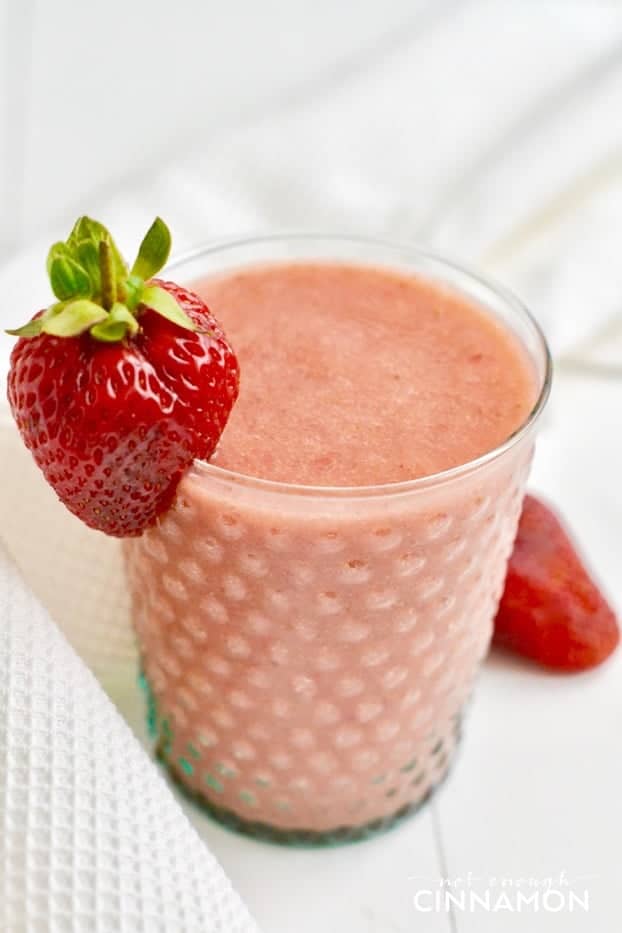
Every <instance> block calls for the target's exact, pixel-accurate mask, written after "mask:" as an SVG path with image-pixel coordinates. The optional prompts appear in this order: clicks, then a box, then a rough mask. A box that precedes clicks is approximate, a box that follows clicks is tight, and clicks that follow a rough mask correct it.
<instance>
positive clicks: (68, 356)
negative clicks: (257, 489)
mask: <svg viewBox="0 0 622 933" xmlns="http://www.w3.org/2000/svg"><path fill="white" fill-rule="evenodd" d="M170 244H171V238H170V233H169V231H168V228H167V227H166V225H165V224H164V222H163V221H162V220H160V219H159V218H157V219H156V220H155V221H154V223H153V225H152V226H151V228H150V229H149V231H148V232H147V234H146V236H145V238H144V240H143V242H142V244H141V246H140V249H139V252H138V257H137V259H136V261H135V263H134V265H133V266H132V268H131V270H129V269H128V267H127V266H126V264H125V262H124V261H123V259H122V258H121V256H120V254H119V252H118V250H117V248H116V246H115V244H114V242H113V240H112V237H111V236H110V234H109V232H108V231H107V230H106V228H105V227H103V226H102V225H101V224H100V223H98V222H97V221H94V220H91V219H90V218H88V217H81V218H80V219H79V220H78V221H77V223H76V225H75V226H74V228H73V230H72V232H71V234H70V236H69V239H68V240H67V241H66V243H57V244H55V245H54V246H53V247H52V248H51V250H50V252H49V255H48V273H49V277H50V281H51V285H52V289H53V291H54V294H55V295H56V298H57V299H58V301H57V302H56V303H55V304H53V305H51V306H50V307H49V308H48V309H47V310H45V311H43V312H40V313H39V314H38V315H36V316H35V317H34V318H33V319H32V320H31V321H30V322H29V323H28V324H26V325H25V326H24V327H22V328H20V329H19V330H15V331H10V332H9V333H12V334H15V335H16V336H18V337H19V338H20V339H19V340H18V342H17V344H16V346H15V347H14V349H13V353H12V355H11V370H10V374H9V383H8V397H9V404H10V406H11V409H12V411H13V415H14V417H15V420H16V422H17V426H18V428H19V431H20V434H21V436H22V438H23V440H24V442H25V444H26V446H27V447H28V448H29V450H31V451H32V454H33V456H34V458H35V460H36V462H37V464H38V466H39V467H40V468H41V470H42V471H43V473H44V475H45V478H46V479H47V481H48V482H49V483H50V485H51V486H53V487H54V489H55V491H56V493H57V495H58V496H59V498H60V499H61V500H62V502H64V504H65V505H66V506H67V508H68V509H70V510H71V511H72V512H73V513H74V514H75V515H77V516H78V517H79V518H81V519H82V521H84V522H86V524H87V525H90V526H91V528H97V529H99V530H100V531H104V532H106V534H109V535H117V536H127V535H139V534H140V533H141V532H142V531H143V530H144V529H145V528H146V527H147V526H148V525H150V524H151V523H152V522H154V521H155V519H156V518H157V517H158V515H159V514H160V513H161V512H163V511H164V510H165V509H166V508H167V507H168V505H169V504H170V502H171V500H172V498H173V496H174V494H175V489H176V487H177V483H178V482H179V479H180V478H181V475H182V474H183V472H184V471H185V470H186V469H187V467H188V466H189V465H190V463H191V462H192V461H193V460H194V459H195V458H200V459H207V458H209V457H210V456H211V454H212V453H213V452H214V449H215V447H216V444H217V443H218V440H219V438H220V435H221V433H222V430H223V428H224V427H225V424H226V423H227V419H228V417H229V413H230V411H231V407H232V405H233V403H234V402H235V400H236V398H237V394H238V386H239V370H238V363H237V360H236V357H235V355H234V353H233V350H232V349H231V347H230V345H229V343H228V341H227V338H226V337H225V335H224V333H223V331H222V330H221V328H220V327H219V325H218V323H217V322H216V320H215V319H214V317H213V316H212V314H211V313H210V311H209V309H208V308H207V306H206V305H205V304H204V302H203V301H202V300H201V299H200V298H199V297H198V296H197V295H195V294H193V293H192V292H190V291H188V290H187V289H185V288H181V287H179V286H178V285H174V284H173V283H171V282H163V281H158V280H155V279H153V276H154V275H155V274H156V273H157V272H158V271H159V270H160V269H161V268H162V266H163V265H164V263H165V262H166V260H167V258H168V254H169V251H170Z"/></svg>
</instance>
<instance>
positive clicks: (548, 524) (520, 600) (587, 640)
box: [494, 496, 620, 671]
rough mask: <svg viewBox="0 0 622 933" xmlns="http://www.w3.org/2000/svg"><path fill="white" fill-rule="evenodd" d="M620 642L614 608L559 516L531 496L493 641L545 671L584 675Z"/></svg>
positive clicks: (510, 564)
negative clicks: (578, 672) (550, 669)
mask: <svg viewBox="0 0 622 933" xmlns="http://www.w3.org/2000/svg"><path fill="white" fill-rule="evenodd" d="M619 640H620V633H619V630H618V624H617V621H616V617H615V615H614V613H613V610H612V609H611V607H610V606H609V605H608V603H607V601H606V599H605V597H604V596H603V594H602V593H601V592H600V590H599V589H598V586H597V585H596V583H595V582H594V581H593V580H592V578H591V577H590V575H589V573H588V570H587V569H586V567H585V565H584V564H583V563H582V561H581V558H580V557H579V555H578V554H577V550H576V548H575V545H574V544H573V542H572V540H571V539H570V537H569V536H568V534H567V532H566V530H565V529H564V527H563V526H562V525H561V523H560V521H559V519H558V518H557V516H556V515H555V514H554V513H553V512H552V511H551V510H550V509H549V508H548V507H547V506H546V505H545V504H544V503H543V502H540V501H539V500H538V499H536V498H535V497H534V496H526V497H525V503H524V505H523V513H522V515H521V519H520V523H519V526H518V534H517V537H516V542H515V544H514V551H513V553H512V556H511V558H510V563H509V566H508V574H507V578H506V582H505V591H504V593H503V596H502V598H501V603H500V606H499V611H498V613H497V618H496V620H495V631H494V642H495V643H496V644H498V645H502V646H503V647H505V648H509V649H510V650H512V651H516V652H518V654H522V655H525V656H526V657H528V658H531V659H532V660H533V661H536V662H537V663H539V664H542V665H544V666H545V667H549V668H555V669H557V670H562V671H582V670H587V669H588V668H591V667H595V666H596V665H598V664H600V663H601V662H602V661H604V660H605V659H606V658H608V657H609V655H610V654H611V653H612V652H613V651H614V649H615V648H616V646H617V644H618V642H619Z"/></svg>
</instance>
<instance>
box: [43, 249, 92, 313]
mask: <svg viewBox="0 0 622 933" xmlns="http://www.w3.org/2000/svg"><path fill="white" fill-rule="evenodd" d="M54 249H55V248H54V247H52V250H54ZM49 274H50V282H51V284H52V291H53V292H54V294H55V295H56V297H57V298H58V300H59V301H67V300H68V299H70V298H87V297H89V296H90V295H91V280H90V278H89V276H88V273H87V272H86V270H85V269H83V268H82V266H81V265H80V263H79V262H76V260H75V259H71V258H70V257H69V256H67V255H62V253H61V251H60V250H58V249H56V250H55V255H53V256H50V258H49Z"/></svg>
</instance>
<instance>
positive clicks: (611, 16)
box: [0, 0, 622, 933]
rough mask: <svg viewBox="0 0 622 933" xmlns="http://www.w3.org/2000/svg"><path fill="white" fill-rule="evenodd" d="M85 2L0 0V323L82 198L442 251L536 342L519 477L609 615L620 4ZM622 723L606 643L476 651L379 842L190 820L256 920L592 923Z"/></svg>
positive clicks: (189, 239) (278, 923)
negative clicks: (562, 522) (477, 883)
mask: <svg viewBox="0 0 622 933" xmlns="http://www.w3.org/2000/svg"><path fill="white" fill-rule="evenodd" d="M94 11H95V5H92V4H87V3H83V2H77V0H75V2H73V0H55V2H54V3H44V2H43V0H23V2H17V0H0V259H1V260H2V261H3V265H2V266H1V267H0V323H1V324H2V325H3V326H6V325H8V324H9V323H12V324H15V323H17V322H21V320H22V319H23V318H25V317H26V316H27V315H29V314H30V313H32V311H34V310H35V307H36V302H37V301H41V302H44V301H45V300H46V291H45V283H44V281H43V272H42V268H43V261H42V260H43V257H44V255H45V246H46V245H47V244H48V243H49V242H51V241H52V240H53V239H57V238H59V237H60V236H64V235H65V234H66V232H67V228H68V226H70V224H71V222H72V220H73V219H74V217H75V215H76V214H77V213H78V212H85V211H92V212H94V213H96V214H97V215H98V216H99V215H100V214H101V216H102V219H104V220H106V221H108V222H109V223H110V224H111V225H114V227H115V229H117V228H118V229H119V230H120V231H121V240H122V242H123V243H127V244H128V247H129V245H130V244H131V243H132V241H133V239H135V237H136V236H137V235H138V232H139V231H140V230H141V228H142V227H143V226H144V225H145V224H146V223H147V222H148V221H149V220H150V219H151V217H152V216H153V214H154V213H155V212H162V213H163V214H164V215H165V216H166V217H167V218H168V219H169V220H170V222H171V224H172V226H173V228H174V231H175V233H176V241H177V243H178V244H179V245H180V246H186V245H189V244H191V243H194V242H197V241H200V240H204V239H208V238H209V239H211V238H215V237H219V236H223V235H234V234H239V233H245V232H247V231H249V230H260V229H264V230H265V229H277V228H283V227H299V228H300V227H306V228H324V229H329V228H330V229H350V230H356V231H360V232H366V233H379V234H382V235H386V236H390V237H394V238H398V239H402V240H418V241H423V242H426V243H432V244H433V245H436V246H438V247H440V248H443V249H445V250H448V251H449V252H451V253H453V254H454V255H456V256H458V257H459V258H462V259H464V260H467V261H470V262H472V263H473V264H475V265H476V266H478V267H479V268H481V269H482V270H484V271H486V272H488V273H490V274H493V275H494V276H496V277H497V278H500V279H502V280H504V281H506V282H508V283H509V284H510V285H512V286H513V287H514V288H515V289H516V290H517V291H518V292H519V293H520V294H521V295H522V296H524V297H525V298H526V299H527V300H528V301H529V303H530V304H531V306H532V307H533V309H534V311H535V313H536V314H537V316H538V317H539V318H540V320H541V321H542V322H543V324H544V326H545V328H546V330H547V332H548V334H549V337H550V338H551V342H552V346H553V349H554V351H555V353H556V356H557V359H558V372H557V385H556V390H555V393H554V396H553V400H552V404H551V408H550V411H549V414H548V418H547V421H546V424H545V427H544V431H543V435H542V438H541V443H540V448H539V453H538V457H537V460H536V465H535V469H534V475H533V486H534V487H535V488H537V489H539V490H541V491H543V492H545V493H546V494H547V495H548V497H549V498H550V499H552V500H553V501H554V502H555V503H556V504H557V505H558V506H559V507H560V508H561V509H562V510H563V512H564V514H565V515H566V516H567V518H568V521H569V522H570V523H571V524H572V526H573V528H574V529H575V531H576V533H577V535H578V537H579V538H580V540H581V542H582V545H583V548H584V550H585V551H586V553H587V554H588V555H589V559H590V562H591V563H592V565H593V566H594V567H595V568H597V571H598V574H599V576H600V578H601V579H602V580H603V582H604V585H605V586H606V588H607V590H608V592H609V594H610V596H611V598H612V600H613V601H614V603H615V604H616V605H617V607H618V608H619V609H622V545H621V543H620V541H621V537H622V495H621V494H620V490H619V477H620V475H622V442H621V441H620V434H621V427H622V423H621V422H622V415H621V412H622V382H620V380H619V375H620V372H619V369H620V365H621V364H622V343H620V341H619V333H618V330H619V328H618V330H616V327H615V321H616V317H617V316H618V317H619V315H620V312H621V309H622V271H621V269H622V263H621V262H620V257H621V256H622V5H621V4H619V3H616V2H613V0H612V2H599V0H521V2H519V0H514V2H512V0H462V2H461V0H427V2H426V0H385V2H384V3H382V4H379V3H375V2H373V0H358V2H354V0H345V2H342V3H337V2H335V0H332V2H328V0H315V2H314V3H313V4H309V3H307V2H303V0H289V2H288V0H262V3H261V4H257V3H254V2H251V0H247V2H245V0H229V2H228V3H227V4H224V3H221V4H217V3H214V2H212V0H207V2H206V0H204V2H199V0H196V2H190V0H177V2H175V3H174V4H173V3H162V2H156V0H151V2H147V0H137V2H134V3H129V2H128V0H125V2H123V3H122V2H121V0H108V2H107V3H106V4H102V5H100V6H99V13H95V12H94ZM612 321H613V322H614V325H613V326H612ZM601 331H603V332H604V331H610V332H611V334H612V336H610V337H608V338H607V339H603V340H600V341H599V340H598V339H597V340H596V343H595V346H594V347H592V346H591V344H590V340H591V338H592V337H596V338H598V335H599V333H600V332H601ZM8 346H9V342H8V340H3V342H2V343H0V351H3V352H4V351H5V350H6V349H7V348H8ZM0 358H1V357H0ZM621 714H622V652H619V653H618V656H617V657H616V658H614V659H613V660H612V661H611V662H610V663H609V664H608V665H607V666H606V667H605V668H604V669H602V670H599V671H596V672H593V673H591V674H588V675H583V676H579V677H571V678H565V677H555V676H552V675H550V674H544V673H540V672H538V671H536V670H534V669H532V668H529V667H528V666H525V665H522V664H520V663H518V662H513V661H508V660H507V659H504V658H501V657H493V658H492V659H491V660H490V661H489V662H488V664H487V665H486V669H485V671H484V674H483V677H482V680H481V683H480V689H479V692H478V694H477V697H476V700H475V703H474V706H473V708H472V711H471V715H470V718H469V721H468V724H467V731H466V739H465V741H464V744H463V749H462V752H461V755H460V759H459V761H458V763H457V764H456V767H455V769H454V771H453V774H452V776H451V779H450V780H449V782H448V784H447V785H446V787H445V788H444V789H443V790H442V791H441V793H440V794H439V795H438V797H437V798H436V800H435V801H434V803H433V804H432V805H431V806H430V807H429V808H428V809H427V810H426V811H425V812H423V813H422V814H421V815H419V816H418V817H416V818H415V819H413V820H412V821H410V822H408V823H406V824H404V825H402V826H400V827H399V828H397V829H395V830H394V831H393V832H392V833H390V834H389V835H387V836H384V837H381V838H378V839H376V840H373V841H370V842H366V843H364V844H361V845H356V846H350V847H345V848H340V849H335V850H330V851H288V850H283V849H279V848H276V847H271V846H267V845H264V844H259V843H254V842H251V841H248V840H244V839H240V838H238V837H236V836H234V835H232V834H230V833H228V832H227V831H225V830H222V829H220V828H219V827H217V826H214V825H212V824H208V823H206V822H205V821H203V820H202V819H199V820H198V822H199V826H200V830H201V832H202V833H203V834H204V835H205V837H206V838H207V839H208V841H209V843H210V845H211V846H212V848H213V850H214V851H215V853H216V854H217V855H218V857H219V858H220V859H221V861H222V863H223V865H224V867H225V869H226V870H227V871H228V873H229V874H230V876H231V878H232V880H233V881H234V883H235V884H236V886H237V887H238V888H239V890H240V893H241V894H242V896H243V897H244V898H245V899H246V901H247V903H248V905H249V907H250V908H251V910H252V911H253V912H254V913H255V916H256V917H257V919H258V921H259V922H260V924H261V925H262V927H263V929H264V930H265V931H266V933H290V931H292V930H296V933H311V931H316V930H321V931H326V933H337V931H339V933H409V931H413V930H423V931H425V933H436V931H459V933H471V931H473V933H475V931H477V933H488V931H491V933H492V931H494V933H498V931H502V933H505V931H508V933H512V931H515V930H521V931H522V930H529V931H534V933H540V931H542V933H548V931H549V930H550V931H558V930H559V931H561V930H563V931H564V933H574V931H590V933H591V931H596V933H601V931H602V933H609V931H614V930H617V929H619V928H620V927H621V926H622V904H621V902H620V900H619V897H618V887H619V885H618V878H619V877H620V870H621V869H622V861H621V858H620V854H619V851H620V850H619V839H620V834H621V831H622V804H621V803H620V788H621V787H622V740H621V738H620V720H621V718H622V717H621ZM561 871H565V872H566V874H567V876H568V877H569V878H570V879H581V880H576V884H575V888H576V890H577V891H582V890H583V889H584V888H585V887H587V888H588V890H589V893H590V912H589V914H584V913H582V912H581V911H577V912H575V913H573V914H570V913H568V912H566V911H563V912H560V913H558V914H552V913H544V912H540V913H538V914H529V915H525V914H523V915H518V914H510V913H508V912H504V913H502V914H500V913H497V914H487V913H485V912H482V911H478V912H476V913H474V914H469V913H462V912H459V911H454V912H453V914H452V915H448V914H446V913H443V912H441V913H438V912H433V913H426V914H418V913H417V912H416V910H415V908H414V906H413V895H414V894H415V893H416V891H417V889H418V888H424V887H428V886H432V885H434V883H435V882H438V878H439V876H440V875H444V876H448V877H450V878H456V877H458V876H464V875H466V874H467V873H468V872H472V873H473V874H474V875H475V876H478V877H480V878H481V877H488V876H491V875H494V876H496V877H497V878H499V877H502V876H505V877H507V878H510V879H517V878H525V877H533V878H540V879H542V878H544V877H547V876H558V875H559V873H560V872H561ZM586 876H588V877H586ZM428 879H429V880H428Z"/></svg>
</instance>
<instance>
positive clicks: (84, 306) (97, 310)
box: [41, 298, 108, 337]
mask: <svg viewBox="0 0 622 933" xmlns="http://www.w3.org/2000/svg"><path fill="white" fill-rule="evenodd" d="M106 317H108V312H107V311H105V310H104V308H102V307H101V306H100V305H97V304H95V302H94V301H88V300H87V299H85V298H83V299H78V300H77V301H70V302H69V304H66V305H65V306H64V307H63V308H62V309H61V310H60V311H59V312H58V313H57V314H54V315H52V316H51V317H47V316H45V317H44V318H43V325H42V327H41V333H43V334H50V335H51V336H53V337H77V336H78V334H83V333H84V332H85V331H87V330H89V329H90V328H91V327H92V326H93V324H97V323H99V321H103V320H104V319H105V318H106Z"/></svg>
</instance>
